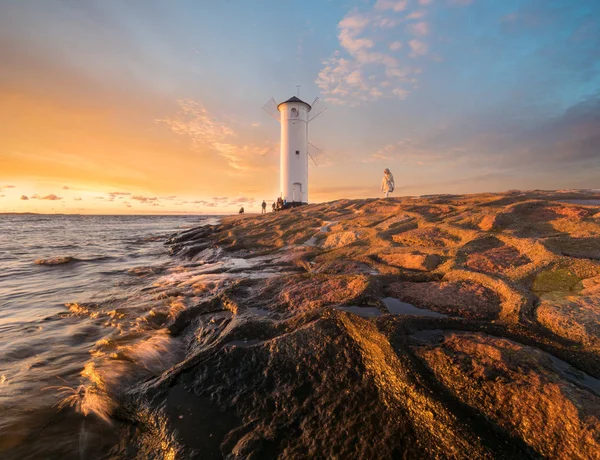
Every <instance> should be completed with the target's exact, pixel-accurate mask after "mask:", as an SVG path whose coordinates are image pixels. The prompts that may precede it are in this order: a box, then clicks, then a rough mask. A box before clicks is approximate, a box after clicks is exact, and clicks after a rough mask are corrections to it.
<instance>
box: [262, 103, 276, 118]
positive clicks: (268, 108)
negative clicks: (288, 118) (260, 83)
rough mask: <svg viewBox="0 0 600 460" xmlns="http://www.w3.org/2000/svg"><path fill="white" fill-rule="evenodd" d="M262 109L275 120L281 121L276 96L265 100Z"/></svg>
mask: <svg viewBox="0 0 600 460" xmlns="http://www.w3.org/2000/svg"><path fill="white" fill-rule="evenodd" d="M262 109H263V110H264V111H265V112H267V113H268V114H269V115H270V116H271V117H273V118H274V119H275V120H277V121H280V118H279V110H277V102H276V101H275V99H274V98H271V99H269V100H268V101H267V102H265V103H264V105H263V106H262Z"/></svg>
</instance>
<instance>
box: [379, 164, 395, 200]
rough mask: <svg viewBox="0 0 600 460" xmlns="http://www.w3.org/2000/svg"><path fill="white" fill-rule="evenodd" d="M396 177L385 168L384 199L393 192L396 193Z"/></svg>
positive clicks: (382, 182)
mask: <svg viewBox="0 0 600 460" xmlns="http://www.w3.org/2000/svg"><path fill="white" fill-rule="evenodd" d="M394 185H395V184H394V176H393V175H392V172H391V171H390V170H389V169H388V168H385V169H384V170H383V180H382V181H381V191H382V192H383V196H384V198H387V197H388V196H389V195H390V193H391V192H393V191H394Z"/></svg>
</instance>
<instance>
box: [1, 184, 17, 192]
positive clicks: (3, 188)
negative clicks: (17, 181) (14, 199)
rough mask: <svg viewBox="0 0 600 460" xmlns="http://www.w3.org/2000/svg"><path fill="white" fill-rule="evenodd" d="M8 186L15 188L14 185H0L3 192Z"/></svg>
mask: <svg viewBox="0 0 600 460" xmlns="http://www.w3.org/2000/svg"><path fill="white" fill-rule="evenodd" d="M7 188H15V186H14V185H0V192H3V191H4V190H5V189H7Z"/></svg>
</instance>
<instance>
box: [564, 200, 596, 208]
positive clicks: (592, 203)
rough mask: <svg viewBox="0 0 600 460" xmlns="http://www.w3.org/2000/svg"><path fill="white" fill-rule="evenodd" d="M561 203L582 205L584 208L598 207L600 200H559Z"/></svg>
mask: <svg viewBox="0 0 600 460" xmlns="http://www.w3.org/2000/svg"><path fill="white" fill-rule="evenodd" d="M560 201H561V202H563V203H569V204H582V205H584V206H600V200H595V199H593V198H590V199H583V200H560Z"/></svg>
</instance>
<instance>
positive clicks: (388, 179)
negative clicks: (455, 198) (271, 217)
mask: <svg viewBox="0 0 600 460" xmlns="http://www.w3.org/2000/svg"><path fill="white" fill-rule="evenodd" d="M395 185H396V184H395V183H394V176H393V175H392V172H391V171H390V170H389V169H388V168H385V169H384V170H383V180H382V181H381V191H382V192H383V197H384V198H387V197H388V196H390V193H392V192H393V191H394V187H395ZM260 207H261V214H266V213H267V202H266V201H265V200H263V202H262V204H261V205H260ZM287 207H288V203H287V201H286V200H284V199H282V198H281V197H278V198H277V199H276V200H275V201H274V202H273V204H272V205H271V210H272V211H273V212H275V211H281V210H283V209H286V208H287ZM239 213H240V214H244V207H243V206H242V207H241V208H240V212H239Z"/></svg>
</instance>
